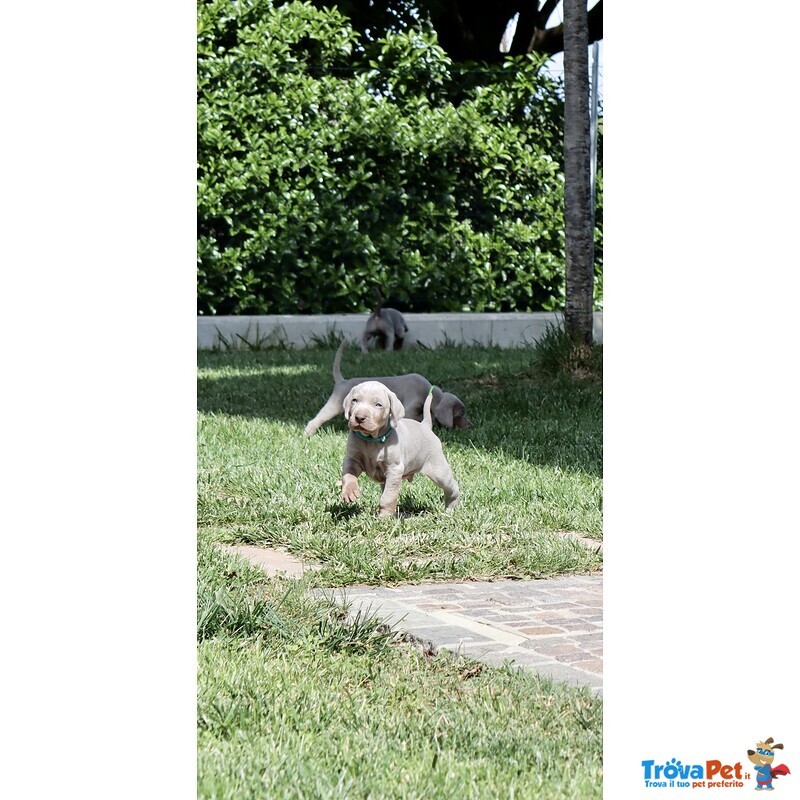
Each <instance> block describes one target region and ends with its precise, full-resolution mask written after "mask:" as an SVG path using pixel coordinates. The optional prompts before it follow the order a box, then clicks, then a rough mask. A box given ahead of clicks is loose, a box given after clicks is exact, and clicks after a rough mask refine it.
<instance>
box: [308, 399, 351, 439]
mask: <svg viewBox="0 0 800 800" xmlns="http://www.w3.org/2000/svg"><path fill="white" fill-rule="evenodd" d="M342 400H343V397H340V396H339V395H338V394H336V393H334V394H332V395H331V396H330V397H329V398H328V401H327V402H326V403H325V405H324V406H322V408H321V409H320V410H319V413H318V414H317V416H316V417H314V419H312V420H311V421H310V422H309V423H308V425H306V429H305V434H306V436H313V435H314V434H315V433H316V432H317V431H318V430H319V429H320V428H321V427H322V426H323V425H324V424H325V423H326V422H328V421H329V420H332V419H334V417H338V416H339V414H341V413H342Z"/></svg>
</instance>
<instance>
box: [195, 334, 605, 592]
mask: <svg viewBox="0 0 800 800" xmlns="http://www.w3.org/2000/svg"><path fill="white" fill-rule="evenodd" d="M532 357H533V356H532V351H531V350H527V349H523V350H499V349H492V348H478V347H470V348H445V349H442V350H417V351H414V352H407V353H406V352H401V353H383V352H378V353H371V354H370V355H369V356H362V355H361V354H360V353H358V352H357V351H356V350H354V349H353V348H350V349H348V350H347V351H345V357H344V361H343V372H344V374H345V376H351V375H353V376H355V375H359V374H360V375H365V374H373V375H374V374H377V375H386V374H393V373H401V372H412V371H417V372H421V373H422V374H424V375H426V376H427V377H429V379H430V380H432V381H434V382H435V383H437V384H438V385H439V386H441V387H443V388H444V389H445V390H447V391H452V392H454V393H455V394H457V395H458V396H459V397H460V398H461V399H462V400H463V401H464V403H465V404H466V407H467V412H468V414H469V417H470V419H471V420H472V422H473V427H472V428H469V429H467V430H461V431H458V430H447V429H444V428H441V427H437V428H436V432H437V433H438V435H439V437H440V438H441V439H442V441H443V442H444V447H445V454H446V456H447V458H448V460H449V462H450V464H451V466H452V468H453V471H454V473H455V476H456V480H457V481H458V483H459V486H460V487H461V492H462V501H461V505H460V506H459V507H458V508H457V509H456V510H455V512H454V513H452V514H445V513H444V509H443V501H442V494H441V491H440V490H439V489H437V488H436V487H435V486H434V485H433V484H432V483H431V482H430V481H429V480H427V479H426V478H423V477H421V476H418V477H417V478H416V479H415V480H414V482H413V483H411V484H408V483H404V484H403V489H402V492H401V494H400V502H399V506H398V508H399V512H400V513H399V515H398V517H397V518H395V519H388V520H387V519H378V518H377V516H376V509H377V506H378V497H379V494H380V487H379V486H378V485H377V484H375V483H373V482H372V481H370V480H369V479H367V478H366V477H365V476H362V478H361V481H360V483H361V488H362V497H361V500H360V502H358V503H357V504H355V505H353V506H347V505H345V504H343V503H342V502H341V501H340V499H339V487H338V485H337V481H338V480H339V478H340V476H341V464H342V458H343V457H344V450H345V440H346V428H345V422H344V418H343V417H342V418H340V419H336V420H333V421H331V422H329V423H328V424H327V425H326V426H324V427H323V428H322V429H321V430H320V431H319V433H317V434H315V435H314V436H313V437H311V438H306V437H305V436H304V435H303V428H304V427H305V424H306V423H307V422H308V420H309V419H311V418H312V417H313V416H314V415H315V414H316V412H317V411H318V410H319V408H320V407H321V406H322V404H323V403H324V401H325V400H326V399H327V397H328V394H329V392H330V389H331V387H332V385H333V379H332V377H331V374H330V367H331V362H332V360H333V350H327V349H326V350H300V351H297V350H295V351H292V350H265V351H247V352H228V353H219V352H212V353H203V354H201V355H200V356H199V359H200V382H199V389H198V401H199V408H200V416H199V423H198V429H199V456H198V467H199V483H200V486H199V502H198V520H199V525H200V529H201V530H202V531H204V532H207V533H209V534H210V535H211V536H212V537H213V538H215V539H218V540H219V541H225V542H248V543H256V544H276V545H282V546H285V547H287V548H288V549H289V550H290V551H292V552H294V553H296V554H297V555H298V556H301V557H304V558H306V559H310V560H313V561H318V562H320V563H321V564H323V570H322V571H321V572H320V574H319V576H318V577H319V581H320V583H321V584H324V585H328V586H333V585H341V584H347V583H355V582H359V583H374V582H379V583H385V582H388V581H416V580H422V579H428V578H432V579H444V578H463V577H492V576H500V575H518V576H535V577H541V576H547V575H552V574H557V573H561V572H575V571H585V570H590V569H593V568H595V567H598V566H599V556H597V555H593V554H590V553H589V552H588V551H587V550H585V549H584V548H583V547H581V546H580V545H577V544H575V543H574V542H572V541H569V540H565V539H564V538H563V537H560V536H558V535H557V534H556V532H557V531H575V532H579V533H581V534H583V535H586V536H590V537H595V538H598V539H599V538H600V537H601V502H602V499H601V498H602V494H601V489H602V482H601V447H602V392H601V383H600V381H598V380H590V379H586V378H583V379H574V378H570V377H568V376H567V377H564V376H561V377H543V376H541V375H539V374H538V373H537V372H536V371H534V370H532V366H531V363H532Z"/></svg>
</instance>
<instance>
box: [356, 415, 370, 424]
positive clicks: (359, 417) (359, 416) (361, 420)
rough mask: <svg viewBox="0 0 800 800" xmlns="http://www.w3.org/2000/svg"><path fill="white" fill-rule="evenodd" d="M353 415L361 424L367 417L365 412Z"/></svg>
mask: <svg viewBox="0 0 800 800" xmlns="http://www.w3.org/2000/svg"><path fill="white" fill-rule="evenodd" d="M353 416H354V417H355V418H356V422H358V423H359V424H361V423H362V422H363V421H364V420H365V419H366V418H367V417H366V415H365V414H361V415H359V414H354V415H353Z"/></svg>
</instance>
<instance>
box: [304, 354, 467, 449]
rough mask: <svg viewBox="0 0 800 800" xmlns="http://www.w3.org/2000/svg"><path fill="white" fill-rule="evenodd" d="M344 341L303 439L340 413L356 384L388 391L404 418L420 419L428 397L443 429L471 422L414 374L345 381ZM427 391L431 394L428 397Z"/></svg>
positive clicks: (455, 402)
mask: <svg viewBox="0 0 800 800" xmlns="http://www.w3.org/2000/svg"><path fill="white" fill-rule="evenodd" d="M345 344H346V342H345V341H342V343H341V344H340V345H339V349H338V350H337V351H336V356H335V357H334V359H333V380H334V381H335V384H334V387H333V391H332V392H331V396H330V397H329V398H328V399H327V401H326V402H325V405H324V406H322V408H321V409H320V410H319V412H318V413H317V416H316V417H314V419H312V420H310V421H309V423H308V425H306V429H305V434H306V436H313V435H314V434H315V433H316V432H317V431H318V430H319V429H320V428H321V427H322V426H323V425H324V424H325V423H326V422H328V421H329V420H332V419H334V418H335V417H338V416H339V414H341V413H342V401H343V400H344V398H345V396H346V395H347V393H348V392H349V391H350V390H351V389H352V388H353V387H354V386H356V385H357V384H359V383H363V382H364V381H379V382H380V383H382V384H383V385H384V386H386V387H387V388H388V389H390V390H391V391H392V392H394V394H395V395H396V396H397V398H398V399H399V400H400V402H401V403H402V404H403V407H404V409H405V415H406V417H409V418H411V419H415V420H421V419H422V407H423V405H424V403H425V399H426V398H427V397H428V395H431V397H432V401H431V411H432V413H433V417H434V419H435V420H436V421H437V422H438V423H439V424H440V425H443V426H444V427H445V428H469V427H470V426H471V424H472V423H471V422H470V421H469V419H468V418H467V410H466V408H465V407H464V404H463V403H462V402H461V400H459V399H458V398H457V397H456V396H455V395H454V394H451V393H450V392H443V391H442V390H441V389H440V388H439V387H438V386H432V385H431V382H430V381H429V380H428V379H427V378H425V377H423V376H422V375H419V374H418V373H416V372H410V373H408V374H406V375H392V376H388V377H384V378H348V379H347V380H345V379H344V378H343V377H342V372H341V369H340V364H341V361H342V352H343V350H344V347H345ZM431 390H433V391H432V394H431Z"/></svg>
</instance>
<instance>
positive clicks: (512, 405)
mask: <svg viewBox="0 0 800 800" xmlns="http://www.w3.org/2000/svg"><path fill="white" fill-rule="evenodd" d="M333 356H334V350H333V349H330V350H324V349H320V350H316V349H314V350H312V349H309V350H265V351H233V352H210V353H209V352H200V353H198V362H199V366H200V377H199V380H198V391H197V400H198V409H199V410H200V411H201V412H205V413H213V414H224V415H230V416H241V417H248V418H254V419H264V420H273V421H279V422H282V423H285V424H287V425H292V426H296V427H297V432H298V435H299V436H303V435H304V434H303V428H305V425H306V423H307V422H308V421H309V420H310V419H311V418H312V417H314V416H315V415H316V413H317V412H318V411H319V409H320V408H321V407H322V405H323V404H324V403H325V401H326V400H327V399H328V396H329V394H330V391H331V389H332V387H333V377H332V374H331V365H332V363H333ZM531 364H532V353H531V350H526V349H519V350H500V349H499V348H487V347H453V348H445V349H439V350H424V349H420V350H410V351H401V352H397V353H385V352H376V353H371V354H369V355H366V356H365V355H362V354H361V353H359V352H357V351H355V350H354V349H353V348H350V349H348V350H346V351H345V358H344V359H343V364H342V372H343V373H344V375H345V377H355V376H357V375H358V376H369V375H376V376H383V375H399V374H403V373H406V372H419V373H421V374H423V375H425V376H426V377H427V378H428V379H429V380H430V381H432V382H434V383H436V384H437V385H438V386H440V387H441V388H443V389H444V390H445V391H449V392H453V393H454V394H456V395H457V396H458V397H460V398H461V400H462V401H463V402H464V404H465V406H466V408H467V413H468V415H469V418H470V419H471V421H472V424H473V427H472V428H469V429H467V430H449V429H447V428H442V427H441V426H438V425H436V426H435V427H434V430H435V432H436V434H437V435H438V436H439V438H440V439H442V441H443V442H445V446H448V445H453V446H458V447H463V448H474V449H478V450H483V451H487V452H498V451H501V452H502V453H503V454H504V455H506V456H509V457H511V458H515V459H520V460H524V461H528V462H530V463H533V464H537V465H549V466H557V467H559V468H563V469H579V470H582V471H583V472H585V473H587V474H589V475H595V476H598V477H600V476H601V475H602V384H601V383H599V382H597V381H592V380H570V379H566V378H552V379H549V378H542V377H539V376H536V375H535V374H534V373H533V372H532V370H531ZM324 429H333V430H338V431H341V432H345V431H346V426H345V421H344V418H343V417H342V416H340V417H337V418H336V419H334V420H331V421H330V422H328V423H326V424H325V426H324V427H323V430H324ZM312 440H313V438H312ZM346 508H347V507H346V506H342V508H341V509H338V508H332V509H331V513H332V514H338V518H344V517H346V516H347V515H346ZM427 510H428V509H424V511H427ZM409 513H414V510H413V509H412V510H411V511H409ZM420 513H422V512H420Z"/></svg>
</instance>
